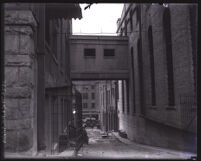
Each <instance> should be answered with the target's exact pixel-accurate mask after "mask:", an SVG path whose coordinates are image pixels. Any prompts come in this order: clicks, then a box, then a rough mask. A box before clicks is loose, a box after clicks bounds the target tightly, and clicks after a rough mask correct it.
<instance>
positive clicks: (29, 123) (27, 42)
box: [4, 10, 37, 152]
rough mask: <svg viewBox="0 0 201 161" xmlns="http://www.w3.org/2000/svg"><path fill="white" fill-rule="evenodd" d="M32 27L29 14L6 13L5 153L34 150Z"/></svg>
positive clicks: (34, 86)
mask: <svg viewBox="0 0 201 161" xmlns="http://www.w3.org/2000/svg"><path fill="white" fill-rule="evenodd" d="M35 27H36V21H35V19H34V17H33V15H32V12H30V11H28V10H27V11H23V10H21V11H20V10H18V11H13V10H12V11H11V10H6V11H5V28H4V31H5V39H4V40H5V64H4V65H5V85H6V86H5V120H4V121H5V122H4V125H5V129H6V135H5V136H6V138H5V152H20V151H31V150H32V149H33V142H34V138H33V135H34V123H35V122H34V117H36V116H35V114H34V111H35V108H36V107H35V106H34V104H35V103H34V100H35V99H36V86H37V84H36V82H35V81H34V77H35V76H34V75H35V73H34V71H35V68H36V64H34V62H35V60H34V59H36V53H35V49H34V45H35V44H34V39H33V35H34V28H35Z"/></svg>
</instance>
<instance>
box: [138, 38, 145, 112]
mask: <svg viewBox="0 0 201 161" xmlns="http://www.w3.org/2000/svg"><path fill="white" fill-rule="evenodd" d="M137 52H138V72H139V87H140V90H139V95H140V108H141V114H144V106H143V101H144V98H143V73H142V72H143V64H142V63H143V62H142V49H141V41H140V39H138V42H137Z"/></svg>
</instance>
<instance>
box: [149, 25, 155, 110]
mask: <svg viewBox="0 0 201 161" xmlns="http://www.w3.org/2000/svg"><path fill="white" fill-rule="evenodd" d="M148 38H149V57H150V70H151V94H152V95H151V104H152V106H155V105H156V90H155V70H154V51H153V34H152V26H150V27H149V29H148Z"/></svg>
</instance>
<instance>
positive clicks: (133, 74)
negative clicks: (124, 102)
mask: <svg viewBox="0 0 201 161" xmlns="http://www.w3.org/2000/svg"><path fill="white" fill-rule="evenodd" d="M131 66H132V78H133V80H132V81H133V113H135V71H134V55H133V47H131Z"/></svg>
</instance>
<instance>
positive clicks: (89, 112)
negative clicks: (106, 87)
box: [73, 81, 100, 120]
mask: <svg viewBox="0 0 201 161" xmlns="http://www.w3.org/2000/svg"><path fill="white" fill-rule="evenodd" d="M73 85H74V86H75V87H76V89H77V90H78V91H79V92H80V93H81V94H82V109H83V110H82V113H83V119H85V118H87V117H89V118H91V117H94V118H96V119H97V120H99V119H100V107H99V104H98V98H99V93H98V81H73Z"/></svg>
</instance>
